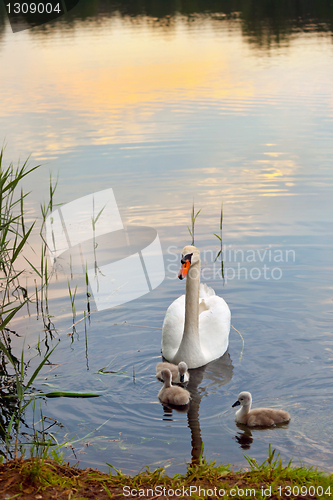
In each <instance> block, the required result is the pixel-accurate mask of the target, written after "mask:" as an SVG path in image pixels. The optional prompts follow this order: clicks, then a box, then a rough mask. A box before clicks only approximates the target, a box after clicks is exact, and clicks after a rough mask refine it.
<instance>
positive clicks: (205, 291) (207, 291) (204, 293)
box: [199, 283, 215, 299]
mask: <svg viewBox="0 0 333 500" xmlns="http://www.w3.org/2000/svg"><path fill="white" fill-rule="evenodd" d="M212 295H215V291H214V290H213V288H211V287H210V286H208V285H207V284H206V283H200V291H199V299H208V297H211V296H212Z"/></svg>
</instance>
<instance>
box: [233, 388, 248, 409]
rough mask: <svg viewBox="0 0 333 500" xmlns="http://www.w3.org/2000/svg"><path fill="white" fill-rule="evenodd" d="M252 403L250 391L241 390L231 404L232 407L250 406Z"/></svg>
mask: <svg viewBox="0 0 333 500" xmlns="http://www.w3.org/2000/svg"><path fill="white" fill-rule="evenodd" d="M251 403H252V396H251V393H250V392H247V391H243V392H241V393H240V394H239V395H238V399H237V401H236V403H234V404H233V405H232V408H233V407H234V406H240V405H241V406H251Z"/></svg>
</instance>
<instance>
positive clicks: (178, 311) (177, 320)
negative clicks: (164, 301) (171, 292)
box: [162, 295, 185, 359]
mask: <svg viewBox="0 0 333 500" xmlns="http://www.w3.org/2000/svg"><path fill="white" fill-rule="evenodd" d="M184 323H185V295H181V296H180V297H178V299H176V300H175V301H174V302H172V304H170V306H169V307H168V309H167V312H166V314H165V318H164V322H163V327H162V354H163V356H164V357H165V358H166V359H173V357H174V355H175V354H176V352H177V351H178V348H179V346H180V342H181V340H182V338H183V332H184Z"/></svg>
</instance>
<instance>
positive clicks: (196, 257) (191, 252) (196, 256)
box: [178, 245, 200, 280]
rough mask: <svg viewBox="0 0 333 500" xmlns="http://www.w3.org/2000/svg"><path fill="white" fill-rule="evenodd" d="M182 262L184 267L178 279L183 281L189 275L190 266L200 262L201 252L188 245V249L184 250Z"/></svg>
mask: <svg viewBox="0 0 333 500" xmlns="http://www.w3.org/2000/svg"><path fill="white" fill-rule="evenodd" d="M180 262H181V264H182V267H181V269H180V271H179V274H178V278H179V279H180V280H183V279H184V278H185V276H186V275H187V273H188V270H189V268H190V266H193V265H194V264H196V263H198V262H200V252H199V250H198V249H197V248H196V247H195V246H193V245H186V247H184V248H183V251H182V258H181V261H180Z"/></svg>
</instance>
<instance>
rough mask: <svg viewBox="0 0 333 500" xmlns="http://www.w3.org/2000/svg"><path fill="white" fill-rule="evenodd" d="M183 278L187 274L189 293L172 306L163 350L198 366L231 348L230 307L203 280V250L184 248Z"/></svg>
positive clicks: (169, 357)
mask: <svg viewBox="0 0 333 500" xmlns="http://www.w3.org/2000/svg"><path fill="white" fill-rule="evenodd" d="M181 263H182V268H181V270H180V272H179V275H178V277H179V279H183V278H185V276H186V275H187V281H186V294H185V295H182V296H181V297H179V298H178V299H176V300H175V301H174V302H173V303H172V304H171V305H170V306H169V308H168V310H167V312H166V315H165V318H164V322H163V328H162V354H163V356H164V358H165V359H167V360H168V361H170V362H171V363H175V364H178V363H179V362H180V361H185V362H186V363H187V366H188V367H189V368H198V367H199V366H203V365H206V364H207V363H209V362H210V361H213V360H214V359H217V358H219V357H220V356H222V355H223V354H224V353H225V351H226V350H227V348H228V342H229V330H230V310H229V307H228V305H227V304H226V302H225V301H224V300H223V299H222V298H221V297H218V296H217V295H215V292H214V290H213V289H212V288H209V287H208V286H207V285H203V284H200V253H199V250H198V249H197V248H196V247H194V246H192V245H188V246H186V247H184V248H183V252H182V259H181Z"/></svg>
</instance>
